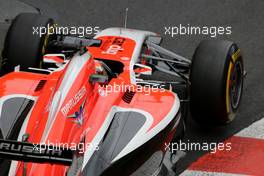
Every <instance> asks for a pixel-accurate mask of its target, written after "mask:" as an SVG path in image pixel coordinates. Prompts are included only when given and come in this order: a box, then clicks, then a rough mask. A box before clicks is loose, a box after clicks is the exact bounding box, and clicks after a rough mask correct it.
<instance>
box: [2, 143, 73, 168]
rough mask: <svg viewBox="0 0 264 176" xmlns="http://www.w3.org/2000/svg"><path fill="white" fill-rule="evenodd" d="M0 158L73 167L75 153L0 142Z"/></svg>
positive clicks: (40, 146) (43, 146) (44, 146)
mask: <svg viewBox="0 0 264 176" xmlns="http://www.w3.org/2000/svg"><path fill="white" fill-rule="evenodd" d="M0 158H2V159H9V160H10V159H11V160H17V161H24V162H33V163H52V164H61V165H67V166H69V165H71V164H72V161H73V151H72V150H70V149H65V148H61V147H54V146H47V145H43V144H42V145H39V144H32V143H27V142H18V141H11V140H2V139H1V140H0Z"/></svg>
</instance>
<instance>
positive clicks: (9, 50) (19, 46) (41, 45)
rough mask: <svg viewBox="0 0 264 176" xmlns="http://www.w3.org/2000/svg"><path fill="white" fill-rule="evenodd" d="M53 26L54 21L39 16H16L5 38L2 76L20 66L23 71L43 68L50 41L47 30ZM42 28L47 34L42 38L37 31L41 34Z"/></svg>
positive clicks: (31, 14) (27, 14)
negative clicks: (44, 56)
mask: <svg viewBox="0 0 264 176" xmlns="http://www.w3.org/2000/svg"><path fill="white" fill-rule="evenodd" d="M53 24H54V21H53V19H51V18H48V17H46V16H43V15H39V14H34V13H22V14H19V15H18V16H16V17H15V19H14V20H13V22H12V24H11V26H10V28H9V30H8V32H7V35H6V38H5V44H4V50H3V53H2V55H3V62H2V63H1V64H2V65H1V67H0V68H1V74H2V75H3V74H6V73H9V72H11V71H13V70H14V67H16V66H18V65H20V70H22V71H26V70H27V69H28V67H35V68H41V64H42V57H43V55H44V54H45V52H46V47H47V43H48V41H49V39H50V35H48V33H47V30H48V27H52V26H53ZM41 27H42V29H43V30H42V32H43V31H44V28H46V33H45V34H43V35H41V36H40V35H39V33H37V31H35V30H37V29H38V32H40V28H41ZM34 29H35V30H34Z"/></svg>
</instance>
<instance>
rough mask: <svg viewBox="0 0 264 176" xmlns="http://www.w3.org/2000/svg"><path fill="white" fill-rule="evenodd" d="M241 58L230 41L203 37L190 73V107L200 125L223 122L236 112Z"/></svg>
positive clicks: (240, 91)
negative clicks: (203, 39)
mask: <svg viewBox="0 0 264 176" xmlns="http://www.w3.org/2000/svg"><path fill="white" fill-rule="evenodd" d="M243 72H244V67H243V60H242V56H241V54H240V49H239V48H238V46H237V45H236V44H235V43H233V42H230V41H209V40H206V41H202V42H201V43H200V45H199V46H198V47H197V49H196V51H195V53H194V56H193V60H192V66H191V74H190V82H191V87H190V109H191V113H192V116H193V118H194V120H195V121H196V122H198V123H200V124H202V125H207V126H208V125H210V126H217V125H224V124H227V123H229V122H231V121H232V120H234V118H235V116H236V112H237V109H238V107H239V104H240V101H241V96H242V90H243Z"/></svg>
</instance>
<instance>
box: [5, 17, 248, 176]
mask: <svg viewBox="0 0 264 176" xmlns="http://www.w3.org/2000/svg"><path fill="white" fill-rule="evenodd" d="M53 24H54V21H53V20H52V19H50V18H47V17H45V16H42V15H38V14H28V13H25V14H20V15H18V16H17V17H16V18H15V19H14V20H13V22H12V25H11V27H10V28H9V31H8V33H7V36H6V40H5V45H4V50H3V60H2V62H1V75H2V76H1V77H0V127H1V136H2V139H1V140H0V158H3V159H1V163H0V170H1V174H3V175H11V176H12V175H23V176H26V175H36V176H40V175H45V176H47V175H56V176H59V175H87V176H98V175H162V174H164V173H165V171H164V164H163V160H164V154H165V153H166V150H165V149H168V147H166V144H168V143H172V142H177V141H178V140H179V139H180V138H181V136H182V134H183V132H184V126H185V125H184V123H185V119H186V117H187V112H188V110H189V108H188V107H189V102H190V110H191V112H192V116H193V118H194V119H195V121H197V122H198V123H199V124H201V125H204V126H210V127H214V126H217V125H224V124H226V123H229V122H230V121H232V120H233V119H234V117H235V114H236V112H237V109H238V107H239V102H240V99H241V95H242V87H243V61H242V57H241V55H240V49H239V48H238V47H237V45H236V44H235V43H233V42H229V41H203V42H201V44H200V45H199V46H198V47H197V49H196V51H195V54H194V56H193V60H192V61H191V60H188V59H186V58H184V57H182V56H179V55H177V54H176V53H173V52H171V51H169V50H167V49H165V48H163V47H161V46H160V43H161V37H160V35H158V34H156V33H153V32H148V31H141V30H134V29H126V28H109V29H105V30H103V31H101V32H100V33H99V34H97V35H96V36H95V37H94V38H92V39H88V38H79V37H75V36H63V35H55V34H53V35H48V34H46V35H43V36H41V37H39V36H38V35H33V34H32V27H33V26H48V25H49V26H52V25H53ZM171 78H172V79H171ZM15 160H17V161H15ZM1 174H0V175H1Z"/></svg>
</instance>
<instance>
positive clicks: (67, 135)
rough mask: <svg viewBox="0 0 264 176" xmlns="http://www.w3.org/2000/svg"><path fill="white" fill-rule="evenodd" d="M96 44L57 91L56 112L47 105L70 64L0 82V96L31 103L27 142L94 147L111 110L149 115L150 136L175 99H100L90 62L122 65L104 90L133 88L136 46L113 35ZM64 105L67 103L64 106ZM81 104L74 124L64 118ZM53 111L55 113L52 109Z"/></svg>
mask: <svg viewBox="0 0 264 176" xmlns="http://www.w3.org/2000/svg"><path fill="white" fill-rule="evenodd" d="M99 39H101V40H102V44H101V46H100V47H89V48H88V50H89V52H90V53H91V56H89V55H87V57H90V59H89V58H87V61H86V62H85V64H83V66H82V69H81V70H80V71H79V73H77V76H76V79H75V80H73V81H72V84H71V85H68V86H69V89H68V91H67V92H60V93H61V94H62V95H61V96H64V100H63V101H62V102H60V100H58V102H57V105H56V106H57V107H56V106H55V105H52V103H53V102H54V101H55V98H54V97H55V96H58V95H56V94H57V92H58V90H60V88H61V86H62V82H63V79H64V78H65V75H66V74H67V73H66V72H67V70H68V69H70V68H68V67H69V65H70V64H71V62H72V61H70V62H69V63H68V64H67V65H66V66H65V67H64V68H63V69H61V70H58V71H55V72H52V73H51V74H49V75H45V74H37V73H29V72H13V73H9V74H7V75H5V76H3V77H1V78H0V88H1V89H0V97H4V96H8V95H16V94H23V95H28V96H30V97H35V98H36V101H35V103H34V106H33V108H32V111H31V112H30V116H29V117H28V122H27V125H26V129H25V132H24V133H28V134H29V139H28V142H30V143H42V142H44V143H49V144H51V143H54V144H56V143H76V144H78V143H80V141H81V140H83V139H85V143H93V139H94V137H95V136H96V134H97V132H98V130H99V129H100V128H101V127H102V125H103V123H104V122H105V120H106V118H107V117H108V114H109V112H110V111H111V108H112V107H114V106H118V107H122V108H136V109H141V110H143V111H146V112H148V113H149V114H151V115H152V117H153V123H152V125H151V127H150V128H149V129H148V130H149V131H150V130H152V129H153V128H154V127H156V126H157V125H158V124H159V122H161V121H162V120H163V119H164V117H166V116H167V114H168V113H169V112H170V111H171V108H172V106H173V104H174V102H175V98H177V96H175V95H174V94H173V93H172V92H171V91H167V90H166V91H164V92H150V94H149V95H145V93H142V92H136V94H135V95H134V97H133V99H132V101H131V102H130V103H129V104H128V103H126V102H124V101H123V100H122V96H123V95H124V93H125V92H121V91H120V92H110V93H108V94H107V95H106V96H102V95H101V94H100V93H99V84H98V83H95V84H92V83H90V82H89V76H90V75H91V74H93V73H95V60H94V59H95V58H100V59H108V60H115V61H119V62H121V63H123V65H124V68H123V72H122V73H120V74H119V76H118V77H117V78H113V79H111V81H110V82H109V84H108V85H114V84H116V85H117V84H124V83H125V84H127V85H129V84H132V82H131V57H132V54H133V50H134V47H135V45H136V43H135V41H133V40H132V39H128V38H121V37H114V36H113V37H112V36H107V37H100V38H99ZM113 43H114V44H115V45H116V46H120V48H121V49H120V48H119V47H117V48H114V47H113V48H112V49H114V50H115V49H116V50H115V51H113V50H112V51H111V48H110V47H111V46H113ZM109 48H110V51H109ZM111 52H113V53H111ZM72 71H74V70H72ZM68 72H69V71H68ZM40 80H46V83H45V85H44V86H43V88H41V89H40V90H38V91H36V87H37V86H38V84H39V81H40ZM63 84H67V83H66V82H65V83H63ZM59 102H60V103H59ZM69 102H71V103H70V104H69ZM67 103H68V105H67ZM55 104H56V103H55ZM82 104H84V111H83V119H80V121H79V122H80V123H77V122H76V121H75V120H74V119H73V118H71V117H68V116H70V115H71V114H74V113H75V112H77V111H78V110H79V108H80V106H81V105H82ZM52 106H53V107H54V110H51V108H52ZM63 108H64V109H63ZM51 111H54V112H55V113H53V117H50V116H51V115H50V114H51V113H52V112H51ZM24 164H25V163H23V162H18V164H17V165H16V174H15V175H22V172H23V167H24ZM26 167H27V169H26V172H27V175H35V176H40V175H45V176H48V175H65V174H66V172H67V169H68V167H67V166H62V165H52V164H36V163H27V166H26Z"/></svg>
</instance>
